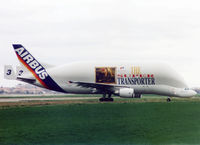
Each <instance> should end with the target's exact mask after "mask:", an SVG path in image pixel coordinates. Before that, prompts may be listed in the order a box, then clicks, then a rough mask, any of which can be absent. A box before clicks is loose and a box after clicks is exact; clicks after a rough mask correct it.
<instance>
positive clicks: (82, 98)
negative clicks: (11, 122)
mask: <svg viewBox="0 0 200 145" xmlns="http://www.w3.org/2000/svg"><path fill="white" fill-rule="evenodd" d="M89 99H99V97H56V98H52V97H51V98H46V97H45V98H28V97H27V98H0V102H29V101H56V100H89Z"/></svg>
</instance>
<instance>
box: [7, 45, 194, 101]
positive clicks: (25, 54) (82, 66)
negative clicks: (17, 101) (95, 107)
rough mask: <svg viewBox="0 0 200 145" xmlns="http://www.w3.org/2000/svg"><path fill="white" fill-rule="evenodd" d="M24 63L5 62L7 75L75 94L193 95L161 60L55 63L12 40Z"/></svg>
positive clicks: (105, 97)
mask: <svg viewBox="0 0 200 145" xmlns="http://www.w3.org/2000/svg"><path fill="white" fill-rule="evenodd" d="M13 48H14V51H15V53H16V55H17V58H18V60H19V62H20V63H21V66H18V67H17V70H16V72H15V71H14V69H13V67H12V66H11V65H5V68H4V78H5V79H10V80H19V81H22V82H26V83H29V84H32V85H36V86H39V87H43V88H46V89H50V90H53V91H58V92H62V93H72V94H102V95H103V96H102V97H101V98H100V99H99V101H101V102H103V101H114V99H113V98H112V95H117V96H120V97H122V98H141V97H142V94H156V95H164V96H168V98H167V101H171V97H192V96H194V95H196V94H197V93H196V92H195V91H194V90H192V89H189V88H188V86H187V84H186V83H185V81H184V79H183V78H182V77H181V76H180V75H179V74H178V73H176V72H175V71H174V70H173V69H172V68H171V67H169V66H168V65H166V64H161V63H136V62H103V61H102V62H73V63H69V64H65V65H60V66H54V65H49V64H47V63H42V62H39V61H38V60H36V59H35V57H34V56H33V55H31V54H30V53H29V51H28V50H27V49H25V47H23V46H22V45H21V44H13Z"/></svg>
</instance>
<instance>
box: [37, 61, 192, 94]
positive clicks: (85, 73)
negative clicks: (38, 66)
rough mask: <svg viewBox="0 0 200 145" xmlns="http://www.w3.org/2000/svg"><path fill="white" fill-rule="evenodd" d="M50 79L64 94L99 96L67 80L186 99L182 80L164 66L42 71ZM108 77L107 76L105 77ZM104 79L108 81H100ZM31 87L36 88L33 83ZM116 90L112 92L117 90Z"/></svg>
mask: <svg viewBox="0 0 200 145" xmlns="http://www.w3.org/2000/svg"><path fill="white" fill-rule="evenodd" d="M46 70H47V72H48V74H49V75H50V76H51V77H52V79H53V80H54V81H55V82H56V83H57V84H58V85H59V86H60V87H61V88H62V89H63V90H64V91H66V92H67V93H76V94H95V93H102V92H99V91H98V90H96V89H94V88H88V87H82V86H78V85H76V84H74V83H70V81H75V82H76V81H77V82H86V83H99V84H109V85H114V86H117V89H119V88H120V87H121V88H123V87H129V88H133V89H134V92H135V93H138V94H158V95H167V96H176V97H190V96H193V95H194V91H192V90H187V89H186V88H187V87H188V86H187V85H186V83H185V82H184V79H183V78H182V77H181V76H180V75H179V74H177V73H176V72H175V71H174V70H173V69H172V68H170V67H169V66H168V65H165V64H154V63H131V62H76V63H70V64H67V65H62V66H58V67H52V68H48V69H46ZM109 75H110V76H109ZM102 76H103V77H107V78H108V79H110V82H109V81H107V80H106V79H107V78H106V79H104V78H102ZM35 85H39V86H41V85H40V83H39V82H36V83H35ZM117 89H116V91H117Z"/></svg>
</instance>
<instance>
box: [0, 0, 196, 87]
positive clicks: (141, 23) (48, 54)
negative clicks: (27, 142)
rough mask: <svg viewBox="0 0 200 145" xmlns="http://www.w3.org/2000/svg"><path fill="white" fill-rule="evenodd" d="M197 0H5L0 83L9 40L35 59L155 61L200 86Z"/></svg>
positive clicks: (0, 18) (0, 8) (0, 14)
mask: <svg viewBox="0 0 200 145" xmlns="http://www.w3.org/2000/svg"><path fill="white" fill-rule="evenodd" d="M199 7H200V1H198V0H187V1H186V0H167V1H162V0H151V1H150V0H70V1H69V0H56V1H55V0H6V1H1V5H0V42H1V43H0V54H1V57H0V86H2V85H3V86H12V85H14V84H15V83H16V82H13V81H7V80H4V79H3V66H4V65H5V64H13V65H17V64H18V62H17V58H16V56H15V54H14V51H13V48H12V44H13V43H20V44H23V45H24V46H25V47H26V48H27V49H28V50H29V51H30V52H31V53H32V54H33V55H34V56H35V57H36V58H37V59H38V60H39V61H43V62H48V63H50V64H51V63H52V64H63V63H69V62H72V61H82V60H83V61H85V60H102V59H104V60H129V61H143V60H145V61H158V62H160V61H161V62H165V63H168V64H169V65H171V66H172V67H174V68H175V69H176V71H177V72H179V73H180V74H181V75H182V76H183V77H184V78H185V80H186V82H188V84H189V85H190V86H200V78H199V77H198V76H199V75H200V57H199V52H200V51H199V50H200V49H199V48H200V8H199Z"/></svg>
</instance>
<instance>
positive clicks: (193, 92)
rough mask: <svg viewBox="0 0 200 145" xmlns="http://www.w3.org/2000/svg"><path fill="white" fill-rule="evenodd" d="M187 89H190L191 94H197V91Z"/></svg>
mask: <svg viewBox="0 0 200 145" xmlns="http://www.w3.org/2000/svg"><path fill="white" fill-rule="evenodd" d="M189 91H190V94H191V96H195V95H196V94H197V92H196V91H194V90H189Z"/></svg>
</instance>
